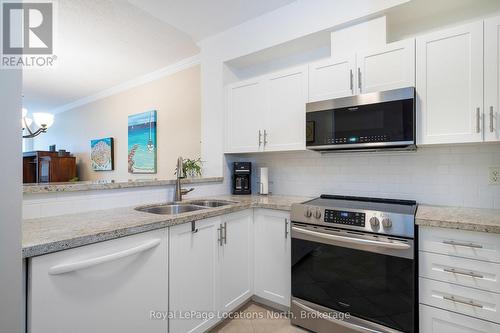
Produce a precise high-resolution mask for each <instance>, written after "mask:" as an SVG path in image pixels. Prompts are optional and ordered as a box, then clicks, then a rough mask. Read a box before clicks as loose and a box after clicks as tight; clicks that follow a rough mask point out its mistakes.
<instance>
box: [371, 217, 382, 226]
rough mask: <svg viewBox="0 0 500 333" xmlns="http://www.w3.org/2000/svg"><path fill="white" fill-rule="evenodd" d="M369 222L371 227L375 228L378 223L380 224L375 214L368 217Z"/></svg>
mask: <svg viewBox="0 0 500 333" xmlns="http://www.w3.org/2000/svg"><path fill="white" fill-rule="evenodd" d="M370 224H371V226H372V228H377V227H378V226H379V224H380V221H379V219H378V217H375V216H374V217H372V218H371V219H370Z"/></svg>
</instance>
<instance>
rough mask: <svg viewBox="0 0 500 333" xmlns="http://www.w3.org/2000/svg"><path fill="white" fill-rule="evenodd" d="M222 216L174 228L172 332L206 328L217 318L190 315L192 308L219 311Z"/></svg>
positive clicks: (171, 262)
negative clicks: (218, 263) (219, 229)
mask: <svg viewBox="0 0 500 333" xmlns="http://www.w3.org/2000/svg"><path fill="white" fill-rule="evenodd" d="M219 225H220V218H211V219H207V220H202V221H197V222H196V224H195V226H196V228H197V230H198V231H197V232H193V231H192V230H191V223H185V224H181V225H177V226H173V227H171V228H170V269H169V271H170V288H169V290H170V310H169V311H170V312H171V313H175V314H176V318H173V319H171V320H170V321H169V332H172V333H174V332H175V333H185V332H204V331H205V330H206V329H207V328H208V327H210V326H212V325H213V324H214V321H215V319H209V318H208V319H201V318H196V317H194V318H188V317H186V314H187V313H189V312H191V311H200V312H202V313H205V312H207V311H216V309H217V303H216V302H217V296H216V295H217V292H216V281H217V278H218V275H217V273H218V272H217V270H216V264H217V228H218V227H219Z"/></svg>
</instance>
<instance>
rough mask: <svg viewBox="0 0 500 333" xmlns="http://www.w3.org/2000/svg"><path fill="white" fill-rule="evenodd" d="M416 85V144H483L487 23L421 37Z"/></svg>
mask: <svg viewBox="0 0 500 333" xmlns="http://www.w3.org/2000/svg"><path fill="white" fill-rule="evenodd" d="M495 74H496V75H497V74H498V71H497V73H495ZM416 83H417V85H416V87H417V94H418V98H417V117H418V121H417V143H419V144H434V143H462V142H479V141H482V140H483V134H482V131H483V124H482V114H483V22H482V21H481V22H477V23H472V24H467V25H463V26H459V27H456V28H451V29H447V30H443V31H439V32H434V33H430V34H427V35H425V36H421V37H418V38H417V75H416Z"/></svg>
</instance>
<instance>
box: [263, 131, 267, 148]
mask: <svg viewBox="0 0 500 333" xmlns="http://www.w3.org/2000/svg"><path fill="white" fill-rule="evenodd" d="M265 145H267V130H264V146H265Z"/></svg>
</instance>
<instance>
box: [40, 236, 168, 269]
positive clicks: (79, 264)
mask: <svg viewBox="0 0 500 333" xmlns="http://www.w3.org/2000/svg"><path fill="white" fill-rule="evenodd" d="M160 243H161V239H153V240H150V241H148V242H146V243H143V244H141V245H137V246H134V247H131V248H129V249H126V250H123V251H119V252H115V253H111V254H106V255H103V256H99V257H95V258H89V259H84V260H80V261H75V262H70V263H68V264H59V265H55V266H52V267H51V268H50V269H49V274H50V275H60V274H65V273H70V272H74V271H78V270H81V269H85V268H89V267H92V266H96V265H100V264H104V263H107V262H110V261H114V260H118V259H121V258H125V257H129V256H132V255H134V254H138V253H141V252H144V251H147V250H150V249H152V248H154V247H157V246H158V245H160Z"/></svg>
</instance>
